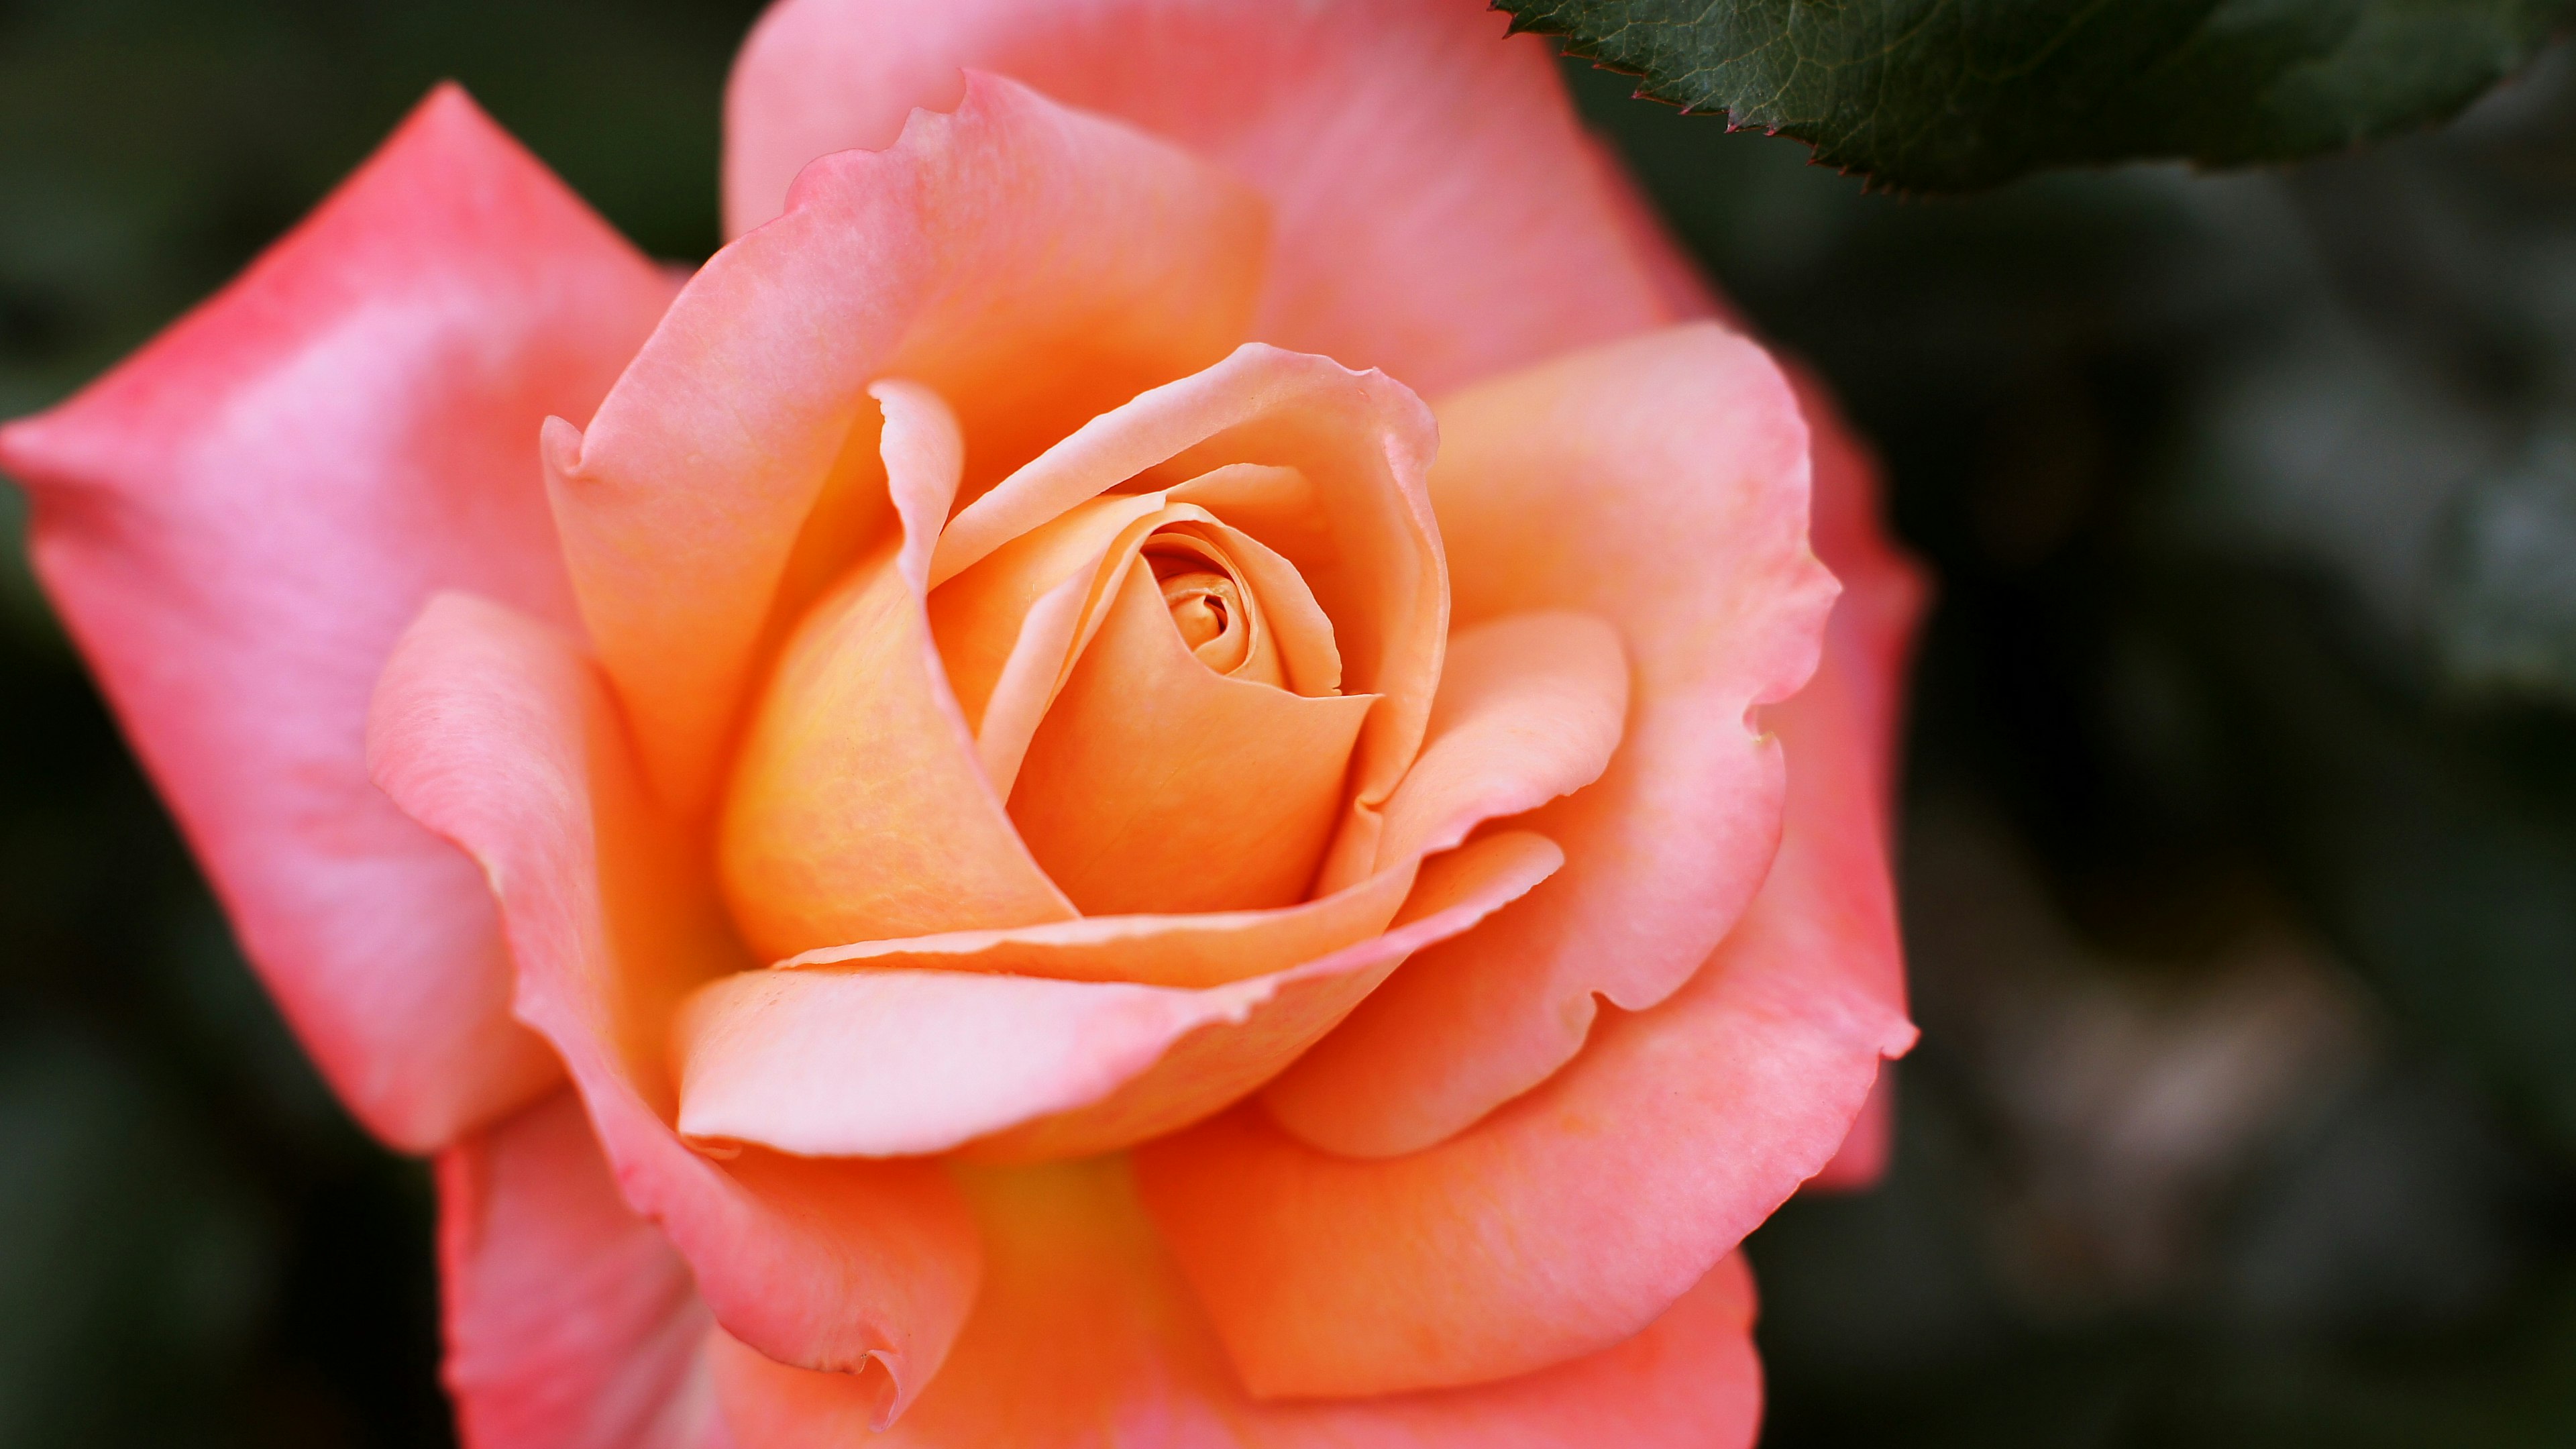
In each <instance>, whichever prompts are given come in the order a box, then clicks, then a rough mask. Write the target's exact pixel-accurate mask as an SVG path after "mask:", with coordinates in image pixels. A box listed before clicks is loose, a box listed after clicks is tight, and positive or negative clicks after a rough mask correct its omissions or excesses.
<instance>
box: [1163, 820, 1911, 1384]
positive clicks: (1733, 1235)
mask: <svg viewBox="0 0 2576 1449" xmlns="http://www.w3.org/2000/svg"><path fill="white" fill-rule="evenodd" d="M1811 823H1816V822H1811V821H1810V820H1809V819H1808V818H1807V817H1806V816H1805V815H1804V814H1801V815H1800V816H1798V817H1796V818H1793V820H1792V822H1791V825H1790V829H1789V832H1788V835H1787V838H1786V840H1785V841H1784V842H1783V844H1782V846H1781V849H1780V858H1779V861H1778V862H1777V864H1776V865H1775V866H1774V867H1773V869H1772V872H1771V877H1770V880H1769V882H1768V883H1767V884H1765V885H1764V887H1763V889H1762V894H1761V896H1760V897H1759V898H1758V899H1757V900H1756V901H1755V903H1754V906H1753V909H1752V910H1751V911H1749V912H1748V913H1747V914H1746V915H1745V917H1744V920H1743V921H1742V923H1741V924H1739V925H1738V926H1737V927H1736V929H1735V931H1734V932H1733V934H1731V935H1730V936H1729V937H1728V938H1727V942H1726V944H1725V945H1724V946H1723V947H1721V948H1720V949H1719V951H1718V953H1717V954H1716V956H1715V957H1714V958H1712V959H1711V960H1710V962H1709V964H1708V966H1707V968H1706V969H1705V970H1702V971H1701V972H1699V973H1698V974H1697V975H1696V976H1695V977H1693V978H1692V980H1691V981H1690V983H1689V984H1688V985H1687V986H1685V987H1684V988H1683V989H1682V990H1681V991H1680V992H1679V993H1678V994H1676V995H1674V996H1673V997H1672V998H1671V999H1670V1000H1668V1001H1666V1002H1664V1003H1663V1004H1662V1005H1661V1006H1658V1007H1656V1008H1655V1009H1654V1010H1651V1011H1647V1012H1642V1013H1638V1014H1635V1015H1629V1014H1625V1013H1621V1014H1616V1015H1613V1016H1610V1017H1607V1018H1605V1019H1604V1020H1603V1021H1602V1022H1601V1023H1600V1024H1599V1025H1598V1026H1597V1027H1596V1028H1595V1030H1594V1032H1593V1039H1592V1041H1591V1044H1590V1045H1589V1046H1588V1047H1587V1049H1586V1050H1585V1051H1584V1053H1583V1055H1582V1056H1581V1057H1579V1058H1577V1059H1576V1060H1575V1062H1574V1063H1573V1064H1572V1065H1571V1066H1569V1067H1568V1068H1566V1070H1564V1071H1563V1072H1560V1073H1558V1074H1557V1075H1556V1076H1555V1077H1554V1078H1553V1079H1551V1080H1550V1081H1549V1082H1547V1083H1546V1084H1545V1085H1544V1086H1542V1087H1540V1088H1539V1089H1537V1090H1536V1091H1533V1092H1531V1093H1529V1094H1528V1095H1527V1096H1524V1097H1522V1098H1521V1099H1520V1100H1518V1101H1515V1102H1513V1103H1511V1104H1509V1105H1508V1106H1505V1107H1504V1108H1502V1109H1501V1110H1500V1111H1498V1112H1496V1113H1494V1114H1493V1115H1492V1116H1491V1117H1489V1118H1487V1119H1486V1120H1485V1121H1483V1122H1481V1123H1478V1124H1477V1125H1476V1126H1474V1127H1472V1128H1470V1129H1468V1130H1467V1131H1465V1132H1462V1133H1459V1134H1458V1135H1456V1136H1454V1137H1451V1138H1449V1139H1448V1140H1446V1141H1444V1142H1442V1143H1440V1144H1439V1145H1438V1146H1436V1147H1432V1148H1429V1149H1427V1150H1425V1151H1421V1152H1416V1153H1413V1154H1411V1155H1408V1156H1404V1157H1396V1158H1391V1159H1386V1160H1382V1161H1367V1160H1358V1159H1353V1158H1347V1157H1339V1156H1334V1155H1331V1154H1328V1153H1324V1152H1319V1151H1317V1150H1316V1149H1314V1148H1311V1147H1308V1146H1306V1145H1304V1144H1303V1143H1300V1142H1298V1141H1296V1140H1295V1139H1293V1138H1291V1137H1289V1136H1288V1135H1287V1134H1286V1133H1284V1132H1282V1131H1281V1130H1280V1129H1279V1128H1278V1127H1276V1126H1274V1125H1273V1124H1272V1123H1271V1122H1270V1121H1269V1119H1268V1118H1267V1116H1266V1115H1265V1114H1264V1113H1262V1112H1261V1111H1260V1110H1259V1109H1258V1108H1257V1107H1254V1108H1245V1109H1239V1110H1237V1111H1234V1112H1231V1113H1228V1114H1227V1115H1225V1116H1223V1117H1219V1118H1217V1119H1215V1120H1213V1121H1211V1122H1208V1123H1206V1124H1205V1125H1203V1126H1200V1127H1197V1128H1194V1129H1192V1130H1191V1131H1189V1132H1186V1133H1183V1134H1180V1135H1179V1136H1176V1137H1170V1138H1166V1139H1163V1140H1162V1141H1158V1142H1154V1143H1151V1144H1148V1145H1147V1146H1145V1147H1144V1148H1141V1149H1139V1151H1138V1153H1137V1170H1138V1174H1139V1181H1140V1185H1141V1187H1142V1189H1143V1192H1144V1198H1145V1204H1146V1206H1147V1207H1148V1208H1149V1209H1150V1210H1151V1211H1152V1213H1153V1215H1154V1220H1155V1222H1156V1223H1157V1224H1158V1225H1159V1226H1160V1227H1161V1228H1162V1230H1163V1235H1164V1237H1165V1239H1166V1240H1167V1241H1168V1242H1169V1243H1170V1244H1171V1246H1172V1250H1173V1254H1174V1256H1175V1258H1176V1259H1177V1260H1178V1261H1179V1263H1180V1266H1181V1271H1182V1273H1183V1274H1184V1275H1185V1276H1186V1277H1187V1278H1188V1279H1189V1280H1190V1283H1191V1286H1192V1287H1194V1288H1195V1289H1197V1291H1198V1297H1199V1301H1200V1302H1201V1303H1202V1304H1204V1305H1205V1307H1206V1308H1207V1311H1208V1314H1209V1317H1210V1318H1211V1319H1212V1321H1213V1322H1214V1324H1215V1327H1216V1332H1217V1335H1218V1337H1220V1338H1221V1339H1223V1340H1224V1342H1225V1345H1226V1348H1227V1349H1228V1351H1229V1352H1230V1354H1231V1356H1232V1358H1233V1361H1234V1365H1235V1367H1236V1368H1237V1369H1238V1370H1240V1371H1241V1373H1242V1375H1243V1379H1244V1382H1245V1384H1246V1385H1247V1386H1248V1387H1250V1388H1251V1390H1252V1391H1253V1392H1254V1393H1255V1394H1259V1395H1263V1396H1279V1395H1310V1394H1325V1395H1344V1394H1366V1393H1387V1392H1397V1391H1403V1390H1410V1389H1420V1388H1432V1387H1440V1386H1446V1385H1456V1384H1472V1383H1480V1382H1483V1381H1485V1380H1488V1379H1495V1378H1501V1377H1504V1376H1507V1375H1511V1374H1518V1373H1526V1372H1529V1371H1531V1370H1534V1369H1538V1368H1542V1367H1544V1366H1546V1365H1549V1364H1553V1363H1558V1362H1562V1361H1564V1360H1567V1359H1571V1358H1574V1357H1577V1356H1579V1355H1583V1354H1588V1353H1596V1352H1599V1351H1600V1350H1602V1349H1604V1348H1606V1347H1608V1346H1609V1345H1611V1344H1615V1343H1617V1342H1619V1341H1620V1340H1622V1339H1624V1338H1626V1337H1628V1336H1629V1335H1630V1334H1632V1333H1635V1332H1637V1331H1638V1330H1639V1329H1641V1328H1643V1327H1644V1326H1645V1325H1647V1324H1648V1323H1651V1322H1653V1321H1654V1320H1655V1319H1656V1318H1657V1317H1658V1316H1659V1315H1661V1314H1662V1313H1663V1312H1664V1311H1665V1310H1666V1308H1667V1307H1668V1306H1669V1305H1670V1304H1672V1303H1673V1302H1674V1301H1675V1300H1676V1299H1678V1298H1679V1297H1680V1296H1681V1295H1682V1294H1683V1293H1684V1292H1686V1291H1688V1290H1689V1288H1690V1286H1691V1285H1692V1284H1693V1283H1695V1282H1697V1281H1699V1279H1700V1277H1701V1275H1703V1274H1705V1273H1707V1272H1708V1271H1709V1270H1710V1269H1711V1268H1713V1267H1714V1266H1716V1265H1717V1263H1718V1262H1719V1261H1720V1260H1721V1259H1722V1258H1724V1257H1725V1256H1726V1254H1727V1253H1729V1252H1730V1251H1732V1250H1733V1248H1734V1247H1735V1245H1736V1243H1737V1242H1738V1241H1739V1240H1741V1239H1742V1238H1743V1236H1744V1235H1745V1234H1746V1233H1748V1232H1750V1231H1752V1230H1753V1228H1754V1227H1755V1226H1757V1225H1758V1224H1760V1223H1761V1221H1762V1220H1763V1219H1764V1218H1765V1217H1768V1216H1769V1215H1770V1213H1771V1211H1772V1209H1774V1208H1776V1207H1777V1206H1779V1204H1780V1203H1781V1202H1782V1201H1783V1200H1784V1199H1786V1198H1787V1197H1788V1195H1789V1194H1790V1193H1791V1192H1792V1191H1794V1190H1795V1189H1796V1188H1797V1186H1798V1184H1799V1183H1801V1182H1803V1181H1804V1180H1806V1179H1807V1178H1808V1177H1810V1176H1812V1175H1813V1174H1814V1173H1815V1172H1816V1170H1817V1169H1818V1168H1820V1167H1822V1166H1823V1165H1824V1164H1825V1162H1826V1160H1827V1159H1828V1158H1830V1157H1831V1156H1832V1155H1833V1153H1834V1149H1835V1147H1836V1146H1837V1145H1838V1144H1839V1143H1840V1142H1841V1141H1842V1140H1843V1137H1844V1135H1845V1134H1846V1132H1847V1131H1848V1130H1849V1129H1850V1126H1851V1123H1852V1119H1853V1117H1854V1116H1855V1115H1856V1114H1857V1113H1858V1112H1859V1111H1860V1107H1861V1102H1862V1099H1863V1098H1864V1097H1866V1096H1867V1094H1868V1092H1869V1088H1870V1082H1871V1080H1872V1079H1873V1078H1874V1077H1875V1075H1876V1074H1877V1071H1878V1060H1879V1057H1880V1056H1881V1055H1882V1054H1883V1053H1884V1054H1894V1053H1896V1052H1900V1051H1902V1050H1904V1049H1905V1047H1906V1046H1907V1045H1908V1044H1910V1043H1911V1041H1912V1040H1913V1035H1914V1029H1913V1027H1912V1026H1910V1025H1909V1024H1907V1022H1906V1021H1905V1018H1904V1015H1903V1013H1902V1012H1901V1011H1899V1010H1897V1009H1895V1008H1894V1007H1892V1006H1891V1005H1890V1003H1889V1002H1888V1001H1887V1000H1886V999H1885V997H1884V996H1883V995H1882V994H1881V993H1880V992H1879V991H1878V990H1877V989H1876V987H1877V983H1875V982H1874V981H1872V980H1871V979H1870V966H1869V962H1868V957H1869V955H1870V951H1869V949H1868V948H1869V947H1870V946H1871V944H1872V943H1871V942H1869V941H1868V940H1867V937H1866V931H1867V927H1868V923H1867V922H1859V921H1854V920H1853V919H1851V918H1850V917H1848V916H1846V915H1845V914H1843V913H1841V912H1840V911H1839V910H1838V909H1837V908H1838V907H1839V905H1840V904H1841V903H1842V902H1843V901H1844V900H1846V899H1848V898H1849V896H1850V894H1851V892H1850V890H1849V887H1848V886H1847V884H1846V882H1845V879H1844V878H1845V877H1846V876H1848V875H1849V874H1851V873H1852V872H1853V871H1854V870H1855V869H1857V870H1859V871H1860V872H1862V873H1864V874H1866V873H1868V872H1871V871H1876V870H1880V869H1883V865H1882V860H1883V858H1882V857H1875V856H1873V857H1870V858H1868V859H1866V860H1862V861H1858V862H1855V861H1854V860H1852V859H1851V858H1849V856H1848V855H1846V854H1843V853H1842V849H1841V848H1842V847H1843V846H1844V845H1845V844H1846V843H1847V841H1848V839H1849V836H1848V833H1847V832H1843V831H1840V830H1837V829H1835V828H1833V823H1832V822H1822V824H1823V826H1824V828H1820V829H1815V830H1810V829H1809V828H1808V827H1809V826H1810V824H1811ZM1855 930H1858V931H1859V932H1861V933H1862V934H1861V939H1859V940H1858V941H1854V940H1851V939H1848V938H1847V934H1846V933H1850V932H1854V931H1855Z"/></svg>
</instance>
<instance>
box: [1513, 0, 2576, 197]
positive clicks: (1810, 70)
mask: <svg viewBox="0 0 2576 1449" xmlns="http://www.w3.org/2000/svg"><path fill="white" fill-rule="evenodd" d="M1496 3H1497V4H1498V5H1499V6H1500V7H1501V8H1502V9H1505V10H1509V11H1511V12H1512V14H1513V16H1514V18H1515V21H1516V23H1517V24H1518V25H1520V26H1522V27H1525V28H1528V29H1532V30H1537V31H1540V32H1542V33H1545V34H1549V35H1557V36H1563V37H1565V39H1566V42H1567V45H1568V47H1569V48H1570V50H1571V51H1572V52H1573V53H1574V54H1576V55H1580V56H1583V57H1585V58H1588V59H1592V60H1598V61H1601V62H1603V63H1604V64H1607V65H1611V66H1615V67H1617V68H1618V69H1620V70H1622V71H1626V72H1629V73H1632V74H1634V75H1637V76H1639V77H1641V78H1642V81H1641V87H1640V91H1641V94H1644V95H1649V96H1652V97H1654V98H1655V99H1657V100H1662V101H1669V102H1671V103H1673V104H1675V105H1679V106H1686V107H1688V108H1690V109H1692V110H1699V111H1711V112H1716V113H1718V114H1721V115H1724V116H1727V117H1728V118H1729V119H1730V120H1731V122H1732V123H1733V124H1735V125H1738V126H1746V127H1753V128H1757V129H1760V130H1763V131H1768V132H1775V133H1778V134H1782V135H1787V136H1794V137H1796V138H1798V139H1799V140H1802V141H1807V142H1810V143H1812V144H1813V145H1814V146H1815V148H1816V155H1817V156H1818V158H1819V159H1821V160H1823V161H1825V162H1827V163H1829V164H1831V165H1834V166H1838V167H1842V168H1844V169H1846V170H1850V171H1856V172H1859V173H1861V174H1863V175H1866V176H1868V177H1870V178H1872V179H1873V180H1875V181H1877V182H1879V183H1880V184H1882V185H1885V186H1889V187H1894V188H1897V189H1899V190H1907V191H1960V190H1967V189H1972V188H1975V187H1981V186H1992V185H1995V184H1996V183H1998V182H2003V181H2009V180H2012V179H2013V178H2014V177H2017V176H2021V175H2025V174H2027V173H2029V172H2032V171H2036V170H2041V169H2044V168H2047V167H2051V166H2070V165H2087V164H2092V165H2098V164H2100V163H2103V162H2108V161H2129V160H2136V159H2140V158H2166V157H2182V158H2188V159H2191V160H2195V161H2199V162H2203V163H2207V164H2215V165H2241V164H2244V163H2247V162H2253V161H2280V160H2289V159H2293V158H2297V157H2304V156H2313V155H2317V154H2319V153H2321V152H2326V151H2331V150H2335V149H2337V148H2340V147H2346V146H2350V145H2353V144H2354V143H2356V142H2360V141H2366V140H2372V139H2376V138H2378V137H2382V136H2387V135H2392V134H2395V133H2397V132H2399V131H2402V130H2405V129H2408V128H2410V127H2415V126H2421V125H2423V124H2425V123H2426V122H2428V121H2435V120H2440V119H2443V118H2446V117H2448V116H2450V115H2452V114H2453V113H2455V112H2457V111H2458V110H2459V109H2460V108H2461V107H2462V106H2464V105H2467V104H2468V103H2469V102H2470V101H2472V100H2474V99H2476V98H2477V97H2478V96H2479V95H2480V94H2482V93H2483V92H2484V91H2485V90H2486V89H2487V87H2489V86H2491V85H2493V84H2495V83H2496V81H2497V80H2499V79H2500V78H2502V77H2503V76H2504V75H2505V74H2506V73H2507V72H2509V71H2511V70H2512V69H2513V68H2514V67H2516V66H2518V65H2520V64H2521V63H2522V62H2523V61H2525V60H2527V59H2529V58H2530V56H2531V53H2532V52H2533V51H2534V50H2535V49H2537V48H2538V47H2539V45H2540V43H2541V41H2542V40H2543V39H2544V38H2545V37H2546V36H2547V35H2548V33H2549V31H2550V29H2551V28H2552V27H2553V26H2556V25H2559V24H2562V23H2564V22H2565V20H2566V19H2567V17H2568V15H2569V13H2570V12H2569V7H2568V5H2567V3H2566V0H2121V3H2117V4H2100V3H2090V0H1989V3H1971V0H1831V3H1825V0H1496Z"/></svg>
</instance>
